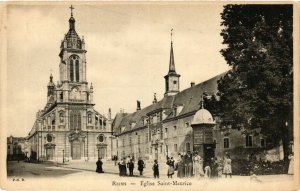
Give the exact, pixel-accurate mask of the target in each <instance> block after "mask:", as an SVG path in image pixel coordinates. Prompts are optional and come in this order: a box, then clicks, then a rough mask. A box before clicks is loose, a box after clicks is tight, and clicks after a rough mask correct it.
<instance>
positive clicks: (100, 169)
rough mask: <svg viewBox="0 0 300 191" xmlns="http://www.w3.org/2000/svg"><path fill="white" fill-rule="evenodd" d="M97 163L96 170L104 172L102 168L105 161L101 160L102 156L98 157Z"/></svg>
mask: <svg viewBox="0 0 300 191" xmlns="http://www.w3.org/2000/svg"><path fill="white" fill-rule="evenodd" d="M96 165H97V168H96V172H97V173H104V172H103V169H102V165H103V162H102V161H101V158H99V159H98V161H97V162H96Z"/></svg>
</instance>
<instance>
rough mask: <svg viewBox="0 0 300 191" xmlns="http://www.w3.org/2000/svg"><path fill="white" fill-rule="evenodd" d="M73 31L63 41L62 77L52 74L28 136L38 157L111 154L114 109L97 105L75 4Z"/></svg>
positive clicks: (78, 157) (71, 21)
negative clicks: (56, 78)
mask: <svg viewBox="0 0 300 191" xmlns="http://www.w3.org/2000/svg"><path fill="white" fill-rule="evenodd" d="M70 9H71V17H70V19H69V31H68V33H67V34H65V36H64V38H63V40H62V41H61V44H60V52H59V58H60V63H59V81H58V83H57V84H55V83H54V82H53V76H52V74H51V75H50V78H49V83H48V86H47V88H48V92H47V103H46V105H45V107H44V109H42V110H40V111H38V112H37V114H36V120H35V122H34V125H33V127H32V129H31V131H30V133H29V134H28V136H27V138H26V139H27V140H28V144H29V145H30V149H29V150H30V152H29V153H28V155H31V157H32V158H33V159H34V160H40V161H43V160H52V161H60V162H64V161H70V160H90V159H93V160H96V159H97V158H98V157H101V158H104V159H106V158H111V138H112V129H111V122H112V120H111V111H110V109H109V111H108V115H107V117H105V115H103V114H100V113H99V112H97V111H96V110H95V109H94V106H95V103H94V101H93V96H94V94H93V85H92V83H90V84H89V83H88V82H87V80H86V75H87V73H86V68H87V62H86V52H87V51H86V49H85V42H84V37H82V38H80V37H79V35H78V34H77V32H76V30H75V18H74V17H73V9H74V8H73V7H72V6H71V7H70Z"/></svg>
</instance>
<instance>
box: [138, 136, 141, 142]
mask: <svg viewBox="0 0 300 191" xmlns="http://www.w3.org/2000/svg"><path fill="white" fill-rule="evenodd" d="M140 142H141V136H140V135H138V144H140Z"/></svg>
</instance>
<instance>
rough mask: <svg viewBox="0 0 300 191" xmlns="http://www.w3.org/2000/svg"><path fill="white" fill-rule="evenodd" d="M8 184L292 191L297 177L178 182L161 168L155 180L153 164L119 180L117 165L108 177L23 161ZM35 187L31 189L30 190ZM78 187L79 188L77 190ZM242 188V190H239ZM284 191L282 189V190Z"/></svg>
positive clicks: (78, 167)
mask: <svg viewBox="0 0 300 191" xmlns="http://www.w3.org/2000/svg"><path fill="white" fill-rule="evenodd" d="M7 165H8V171H7V173H8V181H9V182H10V183H13V182H14V181H19V183H22V181H24V183H26V184H25V185H26V186H27V187H28V188H31V187H32V186H33V184H32V183H36V181H35V180H36V179H37V178H38V180H47V181H53V182H54V184H53V185H52V186H53V187H55V186H57V185H64V184H65V183H67V182H69V183H71V184H72V186H73V187H74V188H78V189H82V188H84V189H85V190H88V188H93V187H99V188H101V187H114V188H116V190H120V188H125V186H126V188H127V189H130V188H133V189H138V188H156V187H159V188H166V189H173V188H174V189H178V190H182V189H183V188H185V189H189V190H195V188H196V189H199V188H201V190H211V189H214V190H221V189H223V188H224V187H226V188H229V187H233V189H232V190H240V186H242V187H245V188H246V187H247V189H249V188H250V187H251V190H257V189H260V188H261V187H262V186H264V187H265V186H267V187H269V188H273V189H276V188H278V187H282V186H285V187H284V188H287V189H286V190H290V189H289V188H290V186H292V185H293V176H290V175H286V174H280V175H267V176H258V177H257V179H256V180H251V178H250V176H233V177H232V178H225V177H222V178H218V179H207V178H201V179H199V180H197V179H195V178H189V179H188V178H182V179H178V178H177V177H176V172H175V176H174V177H173V178H172V179H168V178H167V175H166V172H167V168H166V167H165V166H166V165H163V164H161V168H160V178H159V179H154V178H152V177H153V176H152V169H151V164H150V163H149V164H148V163H147V166H146V169H145V173H144V176H143V177H139V176H137V175H138V172H137V170H136V169H135V170H134V175H135V176H134V177H128V176H127V177H119V175H118V166H115V165H114V163H113V162H104V165H103V168H104V171H105V172H104V173H100V174H99V173H96V172H95V166H96V165H95V162H83V161H80V162H79V161H78V162H68V163H67V164H66V163H64V164H62V163H59V164H56V163H50V162H47V163H43V164H35V163H25V162H23V161H20V162H19V163H18V162H16V161H9V162H8V164H7ZM30 185H31V186H30ZM75 185H76V186H75ZM237 185H240V186H237ZM281 190H282V189H281Z"/></svg>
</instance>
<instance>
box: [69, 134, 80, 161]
mask: <svg viewBox="0 0 300 191" xmlns="http://www.w3.org/2000/svg"><path fill="white" fill-rule="evenodd" d="M71 156H72V159H73V160H76V159H80V158H81V148H80V141H79V140H78V139H76V140H74V141H72V147H71Z"/></svg>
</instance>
